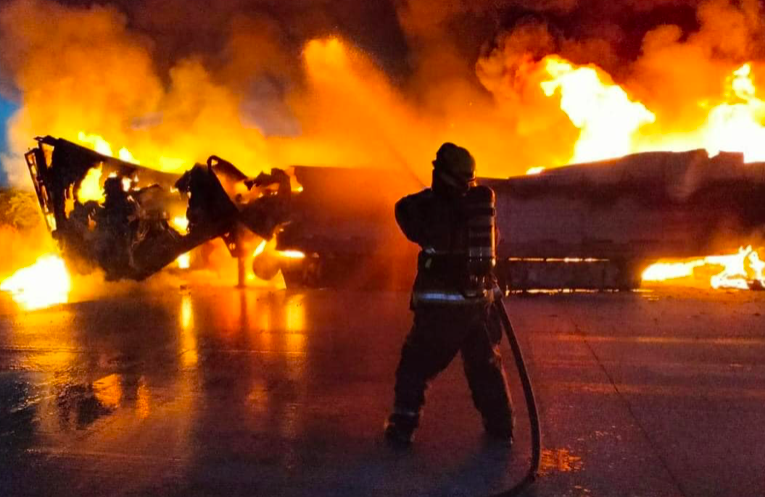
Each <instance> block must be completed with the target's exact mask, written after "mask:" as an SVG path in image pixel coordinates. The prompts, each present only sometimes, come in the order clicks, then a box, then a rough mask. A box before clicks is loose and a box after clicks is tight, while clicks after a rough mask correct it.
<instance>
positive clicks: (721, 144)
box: [528, 55, 765, 174]
mask: <svg viewBox="0 0 765 497" xmlns="http://www.w3.org/2000/svg"><path fill="white" fill-rule="evenodd" d="M540 64H541V66H542V67H543V68H544V71H545V74H547V75H548V77H547V78H546V79H545V80H544V81H542V82H541V83H540V86H541V88H542V90H543V91H544V93H545V95H547V96H548V97H553V96H555V95H560V108H561V110H562V111H563V112H565V113H566V115H567V116H568V117H569V119H570V120H571V123H572V124H573V125H574V126H576V127H577V128H578V129H579V130H580V134H579V138H578V140H577V142H576V145H575V146H574V152H573V154H572V156H571V159H570V161H568V163H579V162H588V161H596V160H605V159H612V158H617V157H621V156H623V155H626V154H629V153H637V152H648V151H680V150H689V149H693V148H699V149H706V150H707V152H709V154H710V156H714V155H717V154H718V153H720V152H741V153H743V154H744V159H745V161H746V162H754V161H762V160H765V125H764V124H765V101H764V100H762V99H760V98H759V97H758V96H757V87H756V85H755V81H754V75H753V73H752V63H746V64H743V65H742V66H740V67H739V68H737V69H735V70H733V71H732V72H731V73H730V74H729V76H728V77H727V79H726V81H725V91H724V94H723V95H721V96H720V98H719V101H718V103H717V104H716V105H711V103H710V102H709V101H702V102H698V106H699V107H700V108H705V109H708V112H707V116H706V121H705V122H704V124H703V125H702V126H701V127H700V128H699V129H698V130H696V131H694V132H690V133H681V134H676V135H675V134H667V135H664V134H660V135H659V136H656V135H655V133H657V132H656V129H659V128H654V129H649V128H647V127H645V125H648V124H652V123H654V122H656V119H657V118H656V114H654V113H653V112H652V111H651V110H650V109H648V108H647V107H646V106H645V105H644V104H643V103H641V102H639V101H637V100H635V99H633V98H631V97H630V96H629V95H628V94H627V92H626V91H625V90H624V89H623V88H622V87H621V86H619V85H617V84H615V83H614V82H613V81H612V80H611V77H610V76H609V75H608V74H607V73H605V72H604V71H603V70H601V69H600V68H598V67H597V66H577V65H575V64H573V63H571V62H569V61H566V60H565V59H563V58H561V57H559V56H554V55H553V56H547V57H545V58H544V59H543V60H542V61H541V63H540ZM659 133H662V132H661V131H660V132H659ZM540 170H541V168H539V167H535V168H531V169H529V170H528V174H535V173H538V172H539V171H540Z"/></svg>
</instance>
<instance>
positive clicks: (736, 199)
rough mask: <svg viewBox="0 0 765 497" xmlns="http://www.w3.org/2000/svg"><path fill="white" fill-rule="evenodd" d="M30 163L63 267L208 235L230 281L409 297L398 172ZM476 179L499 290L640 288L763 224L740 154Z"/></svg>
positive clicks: (98, 159) (126, 271) (70, 148)
mask: <svg viewBox="0 0 765 497" xmlns="http://www.w3.org/2000/svg"><path fill="white" fill-rule="evenodd" d="M27 161H28V165H29V168H30V172H31V174H32V177H33V180H34V183H35V188H36V191H37V194H38V197H39V200H40V206H41V208H42V210H43V213H44V214H45V217H46V219H47V220H48V226H49V228H50V229H51V231H52V233H53V234H54V236H55V238H56V239H57V240H58V242H59V245H60V247H61V249H62V252H63V254H64V256H65V257H66V258H67V259H68V260H69V261H73V263H74V264H73V265H74V266H75V267H78V268H81V267H84V266H91V267H92V266H94V265H95V266H98V267H101V268H102V269H103V270H104V271H105V272H106V274H107V276H108V277H110V278H113V279H119V278H130V279H142V278H145V277H146V276H148V275H150V274H152V273H154V272H156V271H159V270H160V269H161V268H162V267H164V266H166V265H168V264H170V263H171V262H172V261H174V260H176V259H177V258H178V257H179V256H181V255H182V254H185V253H187V252H188V251H189V250H191V249H193V248H194V247H196V246H199V245H201V244H204V243H205V242H207V241H209V240H211V239H213V238H216V237H222V238H223V239H224V240H225V241H226V246H227V247H228V248H229V250H230V252H231V255H233V256H235V257H237V258H238V259H239V260H240V269H241V271H242V272H243V271H244V267H245V262H246V261H249V260H250V259H252V258H253V255H254V260H253V269H254V271H255V273H256V274H257V275H258V276H260V277H263V278H270V277H272V276H273V275H274V274H276V272H278V271H280V270H281V271H282V273H283V275H284V277H285V281H286V283H287V285H288V286H340V285H342V286H352V287H395V288H406V287H407V286H408V285H409V284H410V282H411V280H412V277H413V275H414V264H413V262H412V261H413V260H414V257H413V255H414V251H415V247H413V246H412V245H410V244H408V243H406V241H405V240H404V239H403V237H402V236H401V235H400V234H399V233H398V228H397V226H396V224H395V220H394V218H393V205H394V203H395V201H396V200H397V199H398V198H400V197H401V196H403V195H405V194H407V193H411V192H412V191H414V190H416V189H418V188H419V187H420V185H419V184H418V183H417V182H416V181H415V180H414V179H413V178H410V177H407V176H402V175H392V174H390V172H389V171H384V170H374V169H347V168H329V167H299V166H298V167H294V168H291V171H290V174H291V176H290V175H288V174H286V173H285V172H283V171H281V170H278V169H274V170H272V172H271V174H261V175H259V176H258V177H257V178H248V177H247V176H246V175H244V174H243V173H241V172H240V171H239V170H238V169H237V168H236V167H235V166H233V165H232V164H230V163H228V162H226V161H224V160H222V159H219V158H217V157H214V156H213V157H211V158H210V160H208V163H207V165H206V166H202V165H197V166H195V167H194V168H193V169H191V170H190V171H189V172H187V173H185V174H184V175H183V176H178V175H170V174H165V173H159V172H157V171H153V170H151V169H149V168H146V167H142V166H138V165H135V164H130V163H127V162H124V161H121V160H117V159H114V158H111V157H108V156H105V155H102V154H98V153H96V152H93V151H91V150H89V149H86V148H84V147H81V146H79V145H75V144H73V143H71V142H68V141H66V140H61V139H54V138H51V137H46V138H43V139H40V140H39V146H38V147H37V148H35V149H33V150H32V151H30V152H29V153H28V154H27ZM101 178H104V179H103V180H101ZM88 182H94V184H95V186H92V185H91V186H89V185H88ZM480 182H481V183H482V184H485V185H487V186H491V187H492V188H493V189H494V190H495V191H496V194H497V209H498V227H499V231H500V243H499V246H498V271H497V272H498V276H499V279H500V283H501V284H502V286H503V287H504V288H505V289H506V290H527V289H533V288H547V289H560V288H587V289H608V288H618V289H627V288H636V287H638V286H639V285H640V283H641V273H642V271H643V269H645V268H646V267H647V266H648V265H649V264H651V263H652V262H654V261H656V260H659V259H664V258H687V257H694V256H704V255H706V254H709V253H714V252H718V251H735V250H736V249H737V248H738V247H739V246H740V245H743V244H746V243H751V242H752V241H754V240H756V239H757V234H758V233H759V231H760V230H761V228H762V226H763V224H765V208H763V205H762V201H761V199H762V198H763V195H765V164H764V163H753V164H744V162H743V157H742V155H741V154H725V153H723V154H719V155H717V156H715V157H713V158H709V156H708V154H707V152H706V151H703V150H697V151H691V152H684V153H671V152H653V153H643V154H635V155H629V156H626V157H623V158H620V159H614V160H609V161H603V162H597V163H588V164H579V165H575V166H569V167H564V168H559V169H552V170H546V171H544V172H542V173H541V174H538V175H530V176H525V177H514V178H510V179H488V178H487V179H481V180H480ZM295 184H297V185H300V186H298V187H296V186H295ZM86 189H91V190H92V192H91V193H90V194H87V192H86V191H85V190H86ZM173 220H180V221H183V222H181V223H176V225H175V226H173ZM186 223H188V226H185V224H186ZM179 224H180V226H179ZM269 239H271V240H272V242H271V243H270V244H269V246H270V247H272V248H275V249H276V250H264V248H265V246H266V241H267V240H269ZM255 246H257V248H254V247H255ZM83 263H84V264H83ZM240 278H243V273H240Z"/></svg>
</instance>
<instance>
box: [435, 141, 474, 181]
mask: <svg viewBox="0 0 765 497" xmlns="http://www.w3.org/2000/svg"><path fill="white" fill-rule="evenodd" d="M433 168H434V169H435V171H437V172H439V173H442V174H444V175H445V176H448V177H450V179H453V180H456V181H458V182H460V183H464V184H470V183H473V182H474V181H475V159H473V156H472V155H470V152H468V151H467V149H464V148H462V147H458V146H457V145H455V144H454V143H448V142H447V143H444V144H443V145H441V148H439V149H438V152H436V160H434V161H433Z"/></svg>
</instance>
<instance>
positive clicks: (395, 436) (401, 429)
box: [385, 410, 420, 448]
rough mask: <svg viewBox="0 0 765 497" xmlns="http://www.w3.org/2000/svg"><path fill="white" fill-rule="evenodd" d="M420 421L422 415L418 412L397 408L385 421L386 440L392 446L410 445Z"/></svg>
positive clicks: (403, 446)
mask: <svg viewBox="0 0 765 497" xmlns="http://www.w3.org/2000/svg"><path fill="white" fill-rule="evenodd" d="M419 421H420V416H419V414H418V413H416V412H411V411H402V410H395V411H394V412H393V414H391V415H390V416H389V417H388V419H387V420H386V421H385V441H386V442H387V443H388V444H389V445H391V446H392V447H396V448H407V447H409V446H410V445H412V441H413V440H414V431H415V430H416V429H417V426H418V425H419Z"/></svg>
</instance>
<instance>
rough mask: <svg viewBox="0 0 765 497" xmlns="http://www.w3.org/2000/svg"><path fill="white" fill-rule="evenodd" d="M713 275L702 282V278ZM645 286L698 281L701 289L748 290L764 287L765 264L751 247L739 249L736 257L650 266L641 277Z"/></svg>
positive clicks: (721, 256)
mask: <svg viewBox="0 0 765 497" xmlns="http://www.w3.org/2000/svg"><path fill="white" fill-rule="evenodd" d="M710 272H713V274H712V275H711V276H708V277H706V278H704V276H703V275H704V274H708V273H710ZM642 278H643V281H644V282H646V283H660V282H663V283H679V282H686V283H688V282H691V283H692V282H693V280H696V281H698V280H701V284H702V286H707V285H708V286H711V287H712V288H716V289H722V288H730V289H740V290H748V289H749V288H751V287H752V286H757V287H759V288H762V287H765V262H763V261H762V259H761V258H760V255H759V253H758V252H757V251H756V250H754V249H753V248H752V247H751V246H747V247H741V248H740V249H739V250H738V252H737V253H735V254H729V255H713V256H708V257H701V258H696V259H691V260H686V261H679V262H659V263H656V264H653V265H651V266H649V267H648V268H647V269H646V270H645V271H643V274H642Z"/></svg>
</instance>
